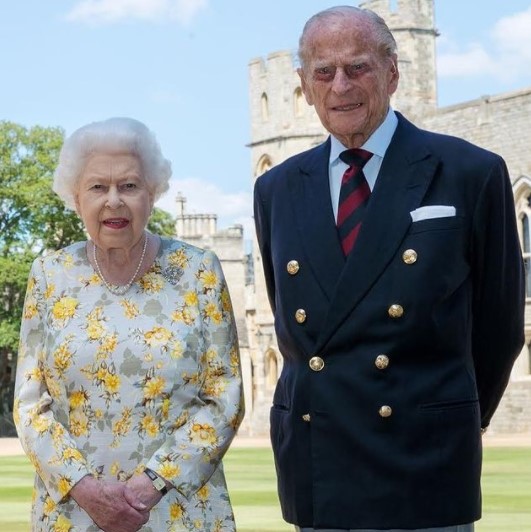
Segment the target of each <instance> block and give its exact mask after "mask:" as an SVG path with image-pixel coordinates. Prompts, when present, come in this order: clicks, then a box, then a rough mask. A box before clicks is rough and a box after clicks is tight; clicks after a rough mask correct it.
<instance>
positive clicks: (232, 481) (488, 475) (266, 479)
mask: <svg viewBox="0 0 531 532" xmlns="http://www.w3.org/2000/svg"><path fill="white" fill-rule="evenodd" d="M224 463H225V472H226V475H227V482H228V484H229V491H230V495H231V500H232V503H233V506H234V511H235V513H236V521H237V524H238V532H287V531H290V532H292V531H293V527H291V526H290V525H287V524H286V523H285V522H284V521H283V520H282V517H281V515H280V509H279V506H278V499H277V494H276V481H275V472H274V466H273V458H272V455H271V450H270V449H261V448H260V449H256V448H253V449H250V448H233V449H231V450H230V451H229V453H228V454H227V456H226V458H225V461H224ZM0 479H2V482H1V483H0V531H2V532H22V531H24V532H27V531H28V530H29V512H30V497H31V485H32V482H33V480H32V479H33V470H32V467H31V465H30V464H29V462H28V460H27V458H26V457H24V456H17V457H0ZM476 532H531V448H509V447H507V448H505V447H504V448H501V447H499V448H486V449H485V462H484V468H483V519H482V520H481V521H480V522H479V523H477V524H476Z"/></svg>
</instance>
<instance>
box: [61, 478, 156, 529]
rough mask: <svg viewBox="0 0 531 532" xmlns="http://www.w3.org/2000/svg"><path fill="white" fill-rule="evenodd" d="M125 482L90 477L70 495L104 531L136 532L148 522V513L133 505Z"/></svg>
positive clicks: (143, 506) (80, 482) (145, 509)
mask: <svg viewBox="0 0 531 532" xmlns="http://www.w3.org/2000/svg"><path fill="white" fill-rule="evenodd" d="M125 489H126V485H125V484H124V483H123V482H107V481H103V480H96V479H95V478H94V477H91V476H90V475H87V476H86V477H84V478H82V479H81V480H80V481H79V482H78V483H77V484H76V485H75V486H74V487H73V488H72V490H71V491H70V496H71V497H72V498H73V499H74V500H75V501H76V502H77V503H78V504H79V506H81V508H83V510H85V511H86V512H87V513H88V514H89V516H90V517H91V518H92V520H93V521H94V522H95V523H96V524H97V525H98V526H99V527H100V528H101V529H102V530H104V531H105V532H134V531H136V530H139V529H140V528H141V527H142V525H145V524H146V523H147V522H148V520H149V510H150V508H148V507H147V506H146V505H142V504H141V503H139V504H137V505H136V506H135V507H133V506H131V505H130V504H129V502H128V501H127V500H126V498H125V494H124V492H125Z"/></svg>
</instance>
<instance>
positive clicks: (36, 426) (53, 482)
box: [13, 259, 89, 502]
mask: <svg viewBox="0 0 531 532" xmlns="http://www.w3.org/2000/svg"><path fill="white" fill-rule="evenodd" d="M46 293H47V286H46V274H45V270H44V267H43V260H42V259H36V260H35V262H34V263H33V266H32V268H31V272H30V275H29V280H28V285H27V289H26V297H25V301H24V308H23V314H22V322H21V328H20V342H19V352H18V360H17V375H16V382H15V398H14V399H15V400H14V407H13V417H14V420H15V425H16V427H17V432H18V435H19V438H20V442H21V444H22V447H23V448H24V451H25V452H26V454H27V455H28V457H29V459H30V460H31V462H32V463H33V465H34V467H35V469H36V472H37V474H38V475H39V477H40V478H41V480H42V481H43V482H44V484H45V486H46V489H47V490H48V493H49V495H50V497H51V498H52V499H53V500H54V501H55V502H59V501H60V500H62V499H63V498H64V497H65V496H66V495H67V494H68V493H69V491H70V489H71V488H72V487H73V486H74V485H75V484H76V483H77V482H78V481H79V480H80V479H81V478H83V477H84V476H85V475H87V474H88V473H89V470H88V467H87V463H86V461H85V458H84V457H83V454H82V453H81V452H80V451H79V449H77V447H76V445H75V443H74V441H73V440H72V438H71V437H70V435H69V433H68V431H67V430H66V428H65V426H64V425H63V424H61V423H60V422H59V421H58V420H57V419H56V417H55V416H54V412H53V408H52V405H53V402H54V400H55V399H56V398H57V396H58V393H59V392H58V391H57V385H56V384H55V383H54V380H53V376H52V375H51V374H50V371H49V370H48V369H47V367H46V365H45V364H44V358H45V350H46V344H45V338H46V330H47V328H46ZM54 384H55V385H54Z"/></svg>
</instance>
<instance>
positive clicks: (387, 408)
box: [378, 405, 393, 417]
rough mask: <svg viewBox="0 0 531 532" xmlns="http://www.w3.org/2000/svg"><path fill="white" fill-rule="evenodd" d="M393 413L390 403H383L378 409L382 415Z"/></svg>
mask: <svg viewBox="0 0 531 532" xmlns="http://www.w3.org/2000/svg"><path fill="white" fill-rule="evenodd" d="M392 413H393V409H392V408H391V407H390V406H389V405H383V406H381V407H380V410H378V414H380V416H382V417H389V416H391V414H392Z"/></svg>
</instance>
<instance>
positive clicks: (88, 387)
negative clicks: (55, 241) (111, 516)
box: [14, 239, 243, 532]
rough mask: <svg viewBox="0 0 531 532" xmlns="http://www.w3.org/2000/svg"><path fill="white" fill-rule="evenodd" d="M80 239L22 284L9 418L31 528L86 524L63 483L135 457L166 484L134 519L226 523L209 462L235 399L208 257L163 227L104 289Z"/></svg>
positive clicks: (233, 370)
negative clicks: (151, 248) (119, 281)
mask: <svg viewBox="0 0 531 532" xmlns="http://www.w3.org/2000/svg"><path fill="white" fill-rule="evenodd" d="M85 249H86V248H85V243H78V244H74V245H72V246H69V247H68V248H65V249H64V250H60V251H57V252H54V253H52V254H50V255H49V256H47V257H45V258H40V259H37V260H36V261H35V262H34V264H33V268H32V271H31V274H30V278H29V280H28V285H27V293H26V301H25V305H24V312H23V319H22V327H21V342H20V345H21V348H20V354H19V364H18V368H17V383H16V392H15V404H14V419H15V423H16V425H17V430H18V432H19V436H20V439H21V442H22V444H23V446H24V448H25V450H26V452H27V454H28V456H29V458H30V460H31V462H32V463H33V464H34V467H35V470H36V480H35V491H34V499H33V509H32V530H34V531H36V532H45V531H46V532H49V531H55V532H73V531H74V530H75V531H76V532H78V531H80V532H82V531H89V530H96V528H95V525H94V523H92V521H91V520H90V518H89V517H88V515H87V514H86V513H85V512H84V511H83V510H82V509H81V508H80V507H79V506H77V504H76V503H75V501H73V499H71V498H70V497H69V495H68V494H69V492H70V489H71V488H72V486H74V485H75V484H76V483H77V482H78V481H79V480H80V479H81V478H82V477H83V476H85V475H86V474H92V475H94V476H95V477H96V478H102V479H108V480H114V481H116V480H117V481H120V482H126V481H127V480H128V479H129V478H131V477H132V476H133V475H138V474H142V471H143V470H144V468H145V467H149V468H150V469H153V470H154V471H156V472H157V473H158V474H159V475H161V476H162V477H164V478H165V479H166V480H167V481H169V482H171V483H172V484H173V485H174V486H175V488H176V489H172V490H170V491H169V492H168V494H167V495H166V496H165V497H164V498H163V499H162V500H161V501H160V502H159V504H157V506H155V508H153V509H152V511H151V513H150V521H149V523H147V524H146V525H145V527H143V528H142V529H141V530H144V531H145V532H153V531H157V532H164V531H168V532H169V531H182V532H189V531H202V532H205V531H214V532H215V531H220V532H221V531H223V532H230V531H233V530H235V524H234V517H233V514H232V509H231V505H230V501H229V497H228V493H227V487H226V484H225V479H224V475H223V470H222V468H221V467H220V460H221V458H222V456H223V454H224V453H225V451H226V449H227V447H228V445H229V444H230V442H231V440H232V438H233V436H234V433H235V431H236V430H237V428H238V426H239V424H240V422H241V419H242V416H243V398H242V383H241V371H240V361H239V351H238V344H237V337H236V329H235V324H234V318H233V315H232V305H231V302H230V296H229V292H228V290H227V287H226V284H225V280H224V276H223V272H222V270H221V267H220V264H219V261H218V259H217V257H216V256H215V255H214V254H213V253H212V252H210V251H204V250H201V249H199V248H195V247H193V246H190V245H187V244H184V243H182V242H179V241H175V240H170V239H161V249H160V250H159V253H158V256H157V258H156V260H155V262H154V263H153V265H152V267H151V268H150V270H149V271H148V272H147V273H146V274H145V275H144V276H143V277H142V278H141V279H140V280H139V281H138V282H136V283H134V284H133V286H132V287H131V289H130V290H129V291H128V292H127V293H126V294H124V295H123V296H115V295H113V294H110V293H109V292H108V291H107V290H106V288H105V286H104V285H103V284H102V283H101V281H100V279H99V277H98V276H97V275H96V274H95V273H94V271H93V270H92V267H91V266H90V263H89V262H88V260H87V255H86V251H85Z"/></svg>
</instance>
